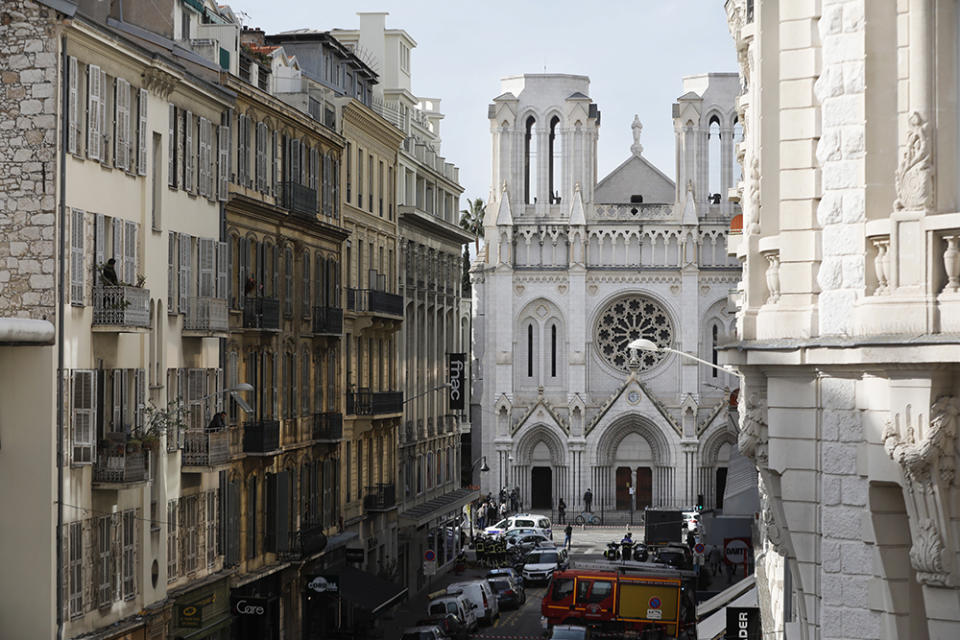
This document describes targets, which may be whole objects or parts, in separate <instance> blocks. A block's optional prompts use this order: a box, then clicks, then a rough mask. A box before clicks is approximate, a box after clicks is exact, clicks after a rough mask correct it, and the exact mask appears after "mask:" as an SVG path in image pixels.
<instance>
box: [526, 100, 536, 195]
mask: <svg viewBox="0 0 960 640" xmlns="http://www.w3.org/2000/svg"><path fill="white" fill-rule="evenodd" d="M536 124H537V119H536V118H534V117H533V116H530V117H528V118H527V122H526V133H525V135H524V137H523V176H524V180H523V201H524V203H526V204H536V201H537V141H536V140H535V136H534V133H535V131H534V127H536Z"/></svg>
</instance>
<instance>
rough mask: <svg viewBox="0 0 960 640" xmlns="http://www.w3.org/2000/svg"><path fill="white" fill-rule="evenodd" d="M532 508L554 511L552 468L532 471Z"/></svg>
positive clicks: (539, 468) (535, 468)
mask: <svg viewBox="0 0 960 640" xmlns="http://www.w3.org/2000/svg"><path fill="white" fill-rule="evenodd" d="M530 508H531V509H534V510H536V509H553V470H552V469H551V468H550V467H533V468H532V469H531V470H530Z"/></svg>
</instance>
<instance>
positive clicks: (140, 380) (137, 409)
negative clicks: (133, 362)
mask: <svg viewBox="0 0 960 640" xmlns="http://www.w3.org/2000/svg"><path fill="white" fill-rule="evenodd" d="M146 382H147V376H146V371H145V370H144V369H137V370H135V371H134V374H133V388H134V391H135V392H136V400H135V402H136V405H135V406H134V408H133V409H134V415H135V416H136V423H135V424H136V426H137V431H138V432H141V433H142V432H143V429H144V427H145V426H146V424H144V417H145V414H144V404H145V402H146V401H145V398H146V390H147V385H146Z"/></svg>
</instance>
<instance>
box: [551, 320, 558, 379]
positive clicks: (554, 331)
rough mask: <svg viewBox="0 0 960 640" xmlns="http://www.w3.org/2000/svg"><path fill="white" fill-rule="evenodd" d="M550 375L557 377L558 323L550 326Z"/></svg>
mask: <svg viewBox="0 0 960 640" xmlns="http://www.w3.org/2000/svg"><path fill="white" fill-rule="evenodd" d="M550 377H551V378H556V377H557V325H551V326H550Z"/></svg>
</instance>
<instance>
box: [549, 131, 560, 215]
mask: <svg viewBox="0 0 960 640" xmlns="http://www.w3.org/2000/svg"><path fill="white" fill-rule="evenodd" d="M561 158H562V155H561V149H560V118H558V117H557V116H553V117H552V118H551V119H550V204H560V188H561V184H560V180H561V176H562V175H563V174H561V173H560V167H561V164H560V163H561Z"/></svg>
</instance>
